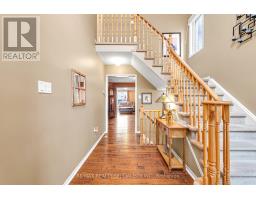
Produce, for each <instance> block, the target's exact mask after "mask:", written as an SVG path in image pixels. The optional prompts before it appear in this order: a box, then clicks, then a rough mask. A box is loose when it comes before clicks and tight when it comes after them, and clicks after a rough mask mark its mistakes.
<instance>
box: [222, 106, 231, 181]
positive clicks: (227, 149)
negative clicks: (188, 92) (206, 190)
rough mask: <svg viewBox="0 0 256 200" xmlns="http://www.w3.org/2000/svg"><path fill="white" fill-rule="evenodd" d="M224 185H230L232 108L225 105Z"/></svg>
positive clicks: (223, 113) (223, 114)
mask: <svg viewBox="0 0 256 200" xmlns="http://www.w3.org/2000/svg"><path fill="white" fill-rule="evenodd" d="M222 120H223V184H224V185H229V184H230V140H229V137H230V136H229V134H230V133H229V123H230V108H229V105H223V112H222Z"/></svg>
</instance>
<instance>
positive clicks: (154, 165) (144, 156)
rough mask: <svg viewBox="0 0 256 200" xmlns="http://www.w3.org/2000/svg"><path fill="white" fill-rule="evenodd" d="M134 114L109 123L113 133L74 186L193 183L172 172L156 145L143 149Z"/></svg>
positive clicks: (78, 176) (103, 139) (78, 177)
mask: <svg viewBox="0 0 256 200" xmlns="http://www.w3.org/2000/svg"><path fill="white" fill-rule="evenodd" d="M134 123H135V117H134V115H129V114H128V115H127V114H125V115H117V117H116V118H113V119H110V120H109V133H108V134H106V135H105V136H104V137H103V138H102V139H101V141H100V143H99V144H98V145H97V147H96V148H95V149H94V151H93V152H92V154H91V155H90V156H89V158H88V160H87V161H86V162H85V163H84V164H83V166H82V167H81V168H80V170H79V172H78V173H77V174H76V176H75V177H74V179H73V180H72V182H71V184H192V182H193V180H192V179H191V178H190V176H189V175H188V174H186V173H184V172H183V171H179V170H173V171H172V172H171V173H170V172H169V170H168V168H167V166H166V164H165V162H164V161H163V160H162V157H161V155H160V154H159V152H158V151H157V148H156V147H155V146H152V147H149V146H139V137H138V136H137V135H136V134H134V132H135V131H134Z"/></svg>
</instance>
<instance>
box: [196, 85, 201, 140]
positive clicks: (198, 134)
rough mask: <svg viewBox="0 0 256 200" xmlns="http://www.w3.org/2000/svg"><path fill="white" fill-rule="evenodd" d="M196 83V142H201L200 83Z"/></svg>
mask: <svg viewBox="0 0 256 200" xmlns="http://www.w3.org/2000/svg"><path fill="white" fill-rule="evenodd" d="M197 84H198V85H197V95H198V97H197V98H198V99H197V100H198V102H197V103H198V111H197V112H198V113H197V117H198V119H197V120H198V122H197V123H198V124H197V128H198V132H197V141H198V142H201V127H200V126H201V125H200V121H201V112H200V108H201V101H200V98H201V94H200V83H199V82H198V83H197Z"/></svg>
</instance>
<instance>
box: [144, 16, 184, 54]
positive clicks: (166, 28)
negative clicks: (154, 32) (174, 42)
mask: <svg viewBox="0 0 256 200" xmlns="http://www.w3.org/2000/svg"><path fill="white" fill-rule="evenodd" d="M143 17H145V18H146V19H147V20H148V21H149V22H150V23H151V24H152V25H153V26H155V27H156V28H157V29H158V30H159V31H160V32H162V33H164V32H181V57H183V58H184V59H185V58H187V53H186V46H187V20H188V17H189V15H182V14H180V15H170V14H155V15H154V14H145V15H143Z"/></svg>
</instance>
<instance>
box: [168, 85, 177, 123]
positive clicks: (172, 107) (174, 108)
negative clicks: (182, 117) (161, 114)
mask: <svg viewBox="0 0 256 200" xmlns="http://www.w3.org/2000/svg"><path fill="white" fill-rule="evenodd" d="M171 90H172V87H171V81H170V80H169V81H168V85H167V87H166V95H167V96H168V98H169V99H170V100H171V101H172V102H171V103H167V105H166V110H167V113H169V115H171V121H170V123H173V121H178V120H179V116H178V108H177V105H176V101H175V97H174V95H173V94H172V92H171Z"/></svg>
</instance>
